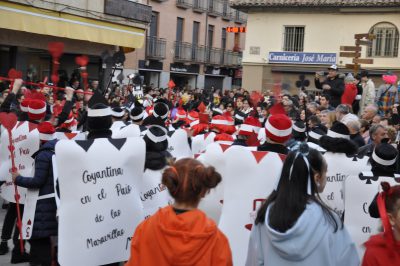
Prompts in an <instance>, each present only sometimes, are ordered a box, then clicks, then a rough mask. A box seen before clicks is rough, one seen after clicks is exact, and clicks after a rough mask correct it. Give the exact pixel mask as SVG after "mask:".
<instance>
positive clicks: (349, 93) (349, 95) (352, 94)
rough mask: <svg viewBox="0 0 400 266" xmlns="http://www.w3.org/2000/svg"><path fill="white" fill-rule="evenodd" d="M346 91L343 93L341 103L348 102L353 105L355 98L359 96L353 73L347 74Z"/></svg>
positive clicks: (345, 80)
mask: <svg viewBox="0 0 400 266" xmlns="http://www.w3.org/2000/svg"><path fill="white" fill-rule="evenodd" d="M344 82H345V85H344V92H343V95H342V99H341V103H342V104H348V105H350V106H352V104H353V102H354V100H355V99H356V96H357V92H358V90H357V85H356V84H355V78H354V77H353V75H352V74H351V73H349V74H347V76H346V78H345V79H344Z"/></svg>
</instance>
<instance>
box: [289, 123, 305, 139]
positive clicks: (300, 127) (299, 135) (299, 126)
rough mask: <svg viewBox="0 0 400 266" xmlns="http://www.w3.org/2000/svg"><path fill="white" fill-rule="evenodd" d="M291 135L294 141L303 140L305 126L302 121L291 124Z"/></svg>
mask: <svg viewBox="0 0 400 266" xmlns="http://www.w3.org/2000/svg"><path fill="white" fill-rule="evenodd" d="M292 135H293V138H294V139H296V140H298V139H305V138H306V137H307V134H306V125H305V124H304V122H303V121H296V122H294V123H293V124H292Z"/></svg>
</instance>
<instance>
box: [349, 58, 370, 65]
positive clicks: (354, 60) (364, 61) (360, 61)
mask: <svg viewBox="0 0 400 266" xmlns="http://www.w3.org/2000/svg"><path fill="white" fill-rule="evenodd" d="M353 63H356V64H373V63H374V59H363V58H354V59H353Z"/></svg>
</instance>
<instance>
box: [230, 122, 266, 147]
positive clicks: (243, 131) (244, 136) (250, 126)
mask: <svg viewBox="0 0 400 266" xmlns="http://www.w3.org/2000/svg"><path fill="white" fill-rule="evenodd" d="M260 129H261V123H260V121H259V120H258V119H257V118H255V117H253V116H249V117H247V118H246V119H245V120H244V123H243V124H241V125H240V126H239V132H238V134H237V138H236V139H235V141H234V142H233V144H232V145H240V146H248V143H247V140H248V138H249V136H250V135H252V134H256V136H257V135H258V132H259V131H260Z"/></svg>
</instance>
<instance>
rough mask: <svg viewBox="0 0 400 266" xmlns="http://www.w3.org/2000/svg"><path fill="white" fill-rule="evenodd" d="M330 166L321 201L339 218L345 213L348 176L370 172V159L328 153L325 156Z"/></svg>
mask: <svg viewBox="0 0 400 266" xmlns="http://www.w3.org/2000/svg"><path fill="white" fill-rule="evenodd" d="M324 157H325V160H326V162H327V164H328V172H327V173H326V181H327V182H326V186H325V189H324V192H323V193H321V194H320V196H321V199H322V200H323V201H324V202H325V203H326V204H327V205H328V206H329V207H331V208H332V209H333V210H334V211H335V212H336V213H337V214H338V215H339V217H342V215H343V212H344V190H343V187H344V182H345V180H346V178H347V177H348V176H356V175H358V174H359V173H360V172H362V171H368V170H369V169H370V168H371V166H370V165H368V157H367V156H364V157H363V158H361V159H360V158H357V157H347V156H346V155H345V154H344V153H332V152H326V153H325V154H324Z"/></svg>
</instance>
